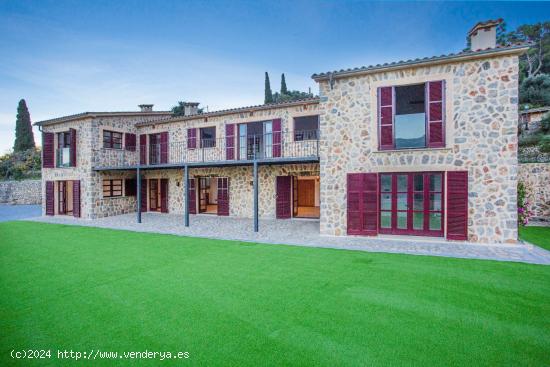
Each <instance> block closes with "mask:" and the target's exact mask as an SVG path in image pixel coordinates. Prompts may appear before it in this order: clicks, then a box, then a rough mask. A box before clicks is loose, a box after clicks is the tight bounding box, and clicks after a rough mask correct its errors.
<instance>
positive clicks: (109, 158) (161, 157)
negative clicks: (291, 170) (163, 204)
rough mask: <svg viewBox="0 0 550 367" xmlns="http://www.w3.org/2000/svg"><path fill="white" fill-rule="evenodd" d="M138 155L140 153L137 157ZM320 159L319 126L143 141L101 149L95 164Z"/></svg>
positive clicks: (128, 164)
mask: <svg viewBox="0 0 550 367" xmlns="http://www.w3.org/2000/svg"><path fill="white" fill-rule="evenodd" d="M138 155H139V157H138ZM318 159H319V130H312V131H290V132H281V133H267V134H260V135H246V136H236V137H235V138H234V139H231V138H226V137H223V138H216V139H197V141H196V147H195V148H188V146H187V141H181V142H170V143H168V144H163V143H160V144H149V145H147V146H145V145H143V146H140V148H139V154H138V152H130V151H123V150H120V151H118V150H112V149H101V150H100V151H98V154H97V159H96V161H95V164H94V167H95V168H96V169H102V168H103V169H107V168H113V169H116V168H119V169H122V168H125V167H126V168H135V167H136V166H137V165H138V164H139V163H140V162H141V166H157V165H158V166H179V165H185V164H190V165H201V164H208V165H215V164H216V163H218V162H220V163H221V162H223V163H225V164H229V163H231V164H246V163H247V162H248V161H249V162H252V161H254V160H257V161H268V162H274V163H276V162H277V161H279V162H284V161H296V162H299V161H316V160H318Z"/></svg>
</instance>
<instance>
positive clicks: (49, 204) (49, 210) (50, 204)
mask: <svg viewBox="0 0 550 367" xmlns="http://www.w3.org/2000/svg"><path fill="white" fill-rule="evenodd" d="M54 195H55V193H54V183H53V181H46V215H54V214H55V209H54V207H55V204H54V201H55V199H54Z"/></svg>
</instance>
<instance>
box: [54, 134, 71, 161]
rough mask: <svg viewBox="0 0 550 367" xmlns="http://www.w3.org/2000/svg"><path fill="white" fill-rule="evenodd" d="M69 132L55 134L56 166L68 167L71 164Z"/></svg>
mask: <svg viewBox="0 0 550 367" xmlns="http://www.w3.org/2000/svg"><path fill="white" fill-rule="evenodd" d="M71 134H72V133H71V131H63V132H60V133H57V150H56V166H57V167H70V166H72V165H73V164H72V162H71V140H72V139H71V136H72V135H71Z"/></svg>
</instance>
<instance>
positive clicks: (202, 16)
mask: <svg viewBox="0 0 550 367" xmlns="http://www.w3.org/2000/svg"><path fill="white" fill-rule="evenodd" d="M499 17H501V18H504V20H505V21H506V23H507V25H508V29H509V30H511V29H514V28H516V27H517V26H519V25H522V24H526V23H535V22H540V21H544V20H547V21H548V20H550V3H526V2H501V3H494V2H465V3H464V2H366V1H300V0H294V1H262V0H256V1H168V0H166V1H138V0H134V1H126V0H117V1H101V0H94V1H66V0H55V1H50V0H39V1H26V0H17V1H16V0H0V153H5V152H7V151H8V150H9V149H11V147H12V146H13V139H14V130H15V117H16V111H17V104H18V101H19V100H20V99H21V98H24V99H25V100H26V101H27V105H28V107H29V111H30V114H31V119H32V121H33V122H35V121H40V120H45V119H49V118H54V117H60V116H64V115H70V114H74V113H80V112H85V111H136V110H138V107H137V105H138V104H142V103H152V104H154V105H155V106H154V109H155V110H168V109H170V108H171V107H172V106H174V105H175V104H176V103H177V101H196V102H200V103H201V107H204V108H207V110H209V111H213V110H218V109H224V108H232V107H239V106H248V105H255V104H261V103H263V96H264V72H266V71H267V72H269V75H270V78H271V87H272V89H273V90H274V91H276V90H278V89H279V87H280V75H281V73H283V72H284V73H285V77H286V82H287V86H288V88H289V89H297V90H303V91H307V90H308V88H311V90H312V91H313V92H314V93H317V91H318V87H317V85H316V83H315V82H314V81H313V80H312V79H311V75H312V74H313V73H316V72H324V71H328V70H335V69H342V68H348V67H358V66H363V65H370V64H378V63H384V62H392V61H399V60H404V59H410V58H416V57H425V56H435V55H441V54H446V53H450V52H457V51H460V50H462V49H463V48H464V47H465V42H466V41H465V37H466V33H467V32H468V30H469V29H470V28H471V27H472V26H473V25H474V24H475V23H476V22H478V21H481V20H487V19H496V18H499ZM34 134H35V140H36V141H37V143H39V142H40V135H39V132H38V129H37V128H35V129H34Z"/></svg>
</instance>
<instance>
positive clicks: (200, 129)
mask: <svg viewBox="0 0 550 367" xmlns="http://www.w3.org/2000/svg"><path fill="white" fill-rule="evenodd" d="M198 129H199V147H200V148H215V147H216V136H217V133H218V132H217V129H216V126H215V125H214V126H204V127H199V128H198ZM205 129H214V137H213V138H207V139H205V138H203V136H202V135H203V130H205ZM210 139H212V141H213V144H212V145H211V146H205V145H204V143H203V141H205V140H210Z"/></svg>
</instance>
